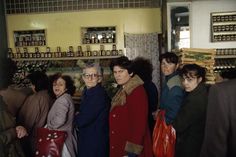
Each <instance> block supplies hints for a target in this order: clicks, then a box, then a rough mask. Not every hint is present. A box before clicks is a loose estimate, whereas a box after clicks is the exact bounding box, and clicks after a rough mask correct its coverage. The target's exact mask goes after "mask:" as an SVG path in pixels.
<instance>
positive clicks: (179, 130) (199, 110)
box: [173, 64, 208, 157]
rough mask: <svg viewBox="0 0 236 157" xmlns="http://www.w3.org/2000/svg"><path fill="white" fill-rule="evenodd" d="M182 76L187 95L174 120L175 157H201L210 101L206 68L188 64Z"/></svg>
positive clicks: (181, 73) (183, 69) (182, 70)
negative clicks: (206, 83) (206, 82)
mask: <svg viewBox="0 0 236 157" xmlns="http://www.w3.org/2000/svg"><path fill="white" fill-rule="evenodd" d="M180 76H181V82H182V84H183V87H184V89H185V91H186V93H187V96H186V98H185V99H184V101H183V104H182V105H181V108H180V110H179V112H178V114H177V116H176V118H175V120H174V122H173V127H174V128H175V130H176V151H175V157H190V156H191V157H199V155H200V151H201V146H202V142H203V138H204V128H205V122H206V108H207V101H208V92H207V91H208V90H207V86H206V85H205V84H204V82H205V76H206V70H205V68H203V67H201V66H199V65H197V64H186V65H184V66H183V68H182V69H181V71H180Z"/></svg>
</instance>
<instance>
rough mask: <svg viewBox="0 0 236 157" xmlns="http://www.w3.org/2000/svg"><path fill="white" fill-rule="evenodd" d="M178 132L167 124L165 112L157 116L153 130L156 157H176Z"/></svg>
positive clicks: (161, 111)
mask: <svg viewBox="0 0 236 157" xmlns="http://www.w3.org/2000/svg"><path fill="white" fill-rule="evenodd" d="M175 142H176V132H175V129H174V128H173V126H172V125H167V124H166V122H165V111H164V110H160V111H159V112H158V114H157V119H156V124H155V127H154V130H153V152H154V155H155V156H156V157H174V154H175Z"/></svg>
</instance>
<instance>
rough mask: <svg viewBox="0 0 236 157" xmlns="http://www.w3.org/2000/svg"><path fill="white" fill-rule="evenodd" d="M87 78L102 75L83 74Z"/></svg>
mask: <svg viewBox="0 0 236 157" xmlns="http://www.w3.org/2000/svg"><path fill="white" fill-rule="evenodd" d="M82 76H83V77H84V78H85V79H89V78H91V79H94V78H98V77H99V76H100V75H98V74H86V73H85V74H83V75H82Z"/></svg>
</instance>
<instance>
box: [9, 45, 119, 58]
mask: <svg viewBox="0 0 236 157" xmlns="http://www.w3.org/2000/svg"><path fill="white" fill-rule="evenodd" d="M118 55H123V50H122V49H120V50H117V48H116V45H115V44H113V45H112V49H111V50H105V48H104V45H100V50H93V51H92V50H91V48H90V46H89V45H86V50H85V51H84V50H82V47H81V46H78V47H77V50H76V51H74V48H73V46H69V49H68V51H67V52H63V51H61V47H57V49H56V52H51V50H50V47H46V50H45V52H40V51H39V48H38V47H35V50H34V52H28V48H27V47H24V48H23V52H21V51H20V48H19V47H17V48H16V53H13V52H12V49H11V48H9V49H8V57H9V58H15V59H18V58H60V57H92V56H118Z"/></svg>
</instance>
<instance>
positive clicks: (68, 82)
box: [49, 73, 76, 97]
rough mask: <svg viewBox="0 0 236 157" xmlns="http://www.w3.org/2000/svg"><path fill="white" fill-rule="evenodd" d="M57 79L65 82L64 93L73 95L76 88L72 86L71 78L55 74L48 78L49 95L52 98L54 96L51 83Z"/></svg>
mask: <svg viewBox="0 0 236 157" xmlns="http://www.w3.org/2000/svg"><path fill="white" fill-rule="evenodd" d="M59 78H62V79H63V80H65V83H66V88H67V91H66V93H68V94H70V95H71V96H72V95H73V94H74V93H75V89H76V87H75V86H74V81H73V80H72V78H71V77H70V76H69V75H62V73H56V74H54V75H52V76H50V77H49V80H50V94H52V96H54V97H55V94H54V93H53V82H55V81H56V80H58V79H59Z"/></svg>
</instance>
